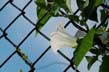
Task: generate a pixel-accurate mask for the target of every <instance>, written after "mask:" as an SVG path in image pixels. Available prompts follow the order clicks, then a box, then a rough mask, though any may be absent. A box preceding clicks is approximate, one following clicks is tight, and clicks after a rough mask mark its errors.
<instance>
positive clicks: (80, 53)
mask: <svg viewBox="0 0 109 72" xmlns="http://www.w3.org/2000/svg"><path fill="white" fill-rule="evenodd" d="M94 34H95V29H94V28H92V29H91V30H90V31H89V32H88V33H87V35H86V36H85V37H84V38H83V40H82V41H81V43H80V44H79V46H78V47H77V49H76V50H75V52H74V59H73V61H74V64H75V65H76V67H78V65H79V64H80V62H81V61H82V59H83V57H84V56H85V55H86V53H87V52H88V51H89V50H90V49H91V47H92V45H93V39H94Z"/></svg>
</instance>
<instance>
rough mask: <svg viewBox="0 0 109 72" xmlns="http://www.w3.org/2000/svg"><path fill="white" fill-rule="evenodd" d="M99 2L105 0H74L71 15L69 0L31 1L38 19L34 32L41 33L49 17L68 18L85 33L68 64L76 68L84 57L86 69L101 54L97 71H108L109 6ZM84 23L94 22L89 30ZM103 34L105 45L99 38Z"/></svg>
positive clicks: (24, 57)
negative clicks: (75, 7) (73, 9)
mask: <svg viewBox="0 0 109 72" xmlns="http://www.w3.org/2000/svg"><path fill="white" fill-rule="evenodd" d="M103 1H105V0H76V3H77V7H78V10H77V12H74V13H73V11H72V8H71V0H50V2H48V0H35V3H36V5H37V11H36V13H37V18H38V20H37V23H36V29H37V30H41V28H42V27H43V26H44V25H45V24H46V23H47V22H48V21H49V20H50V18H51V17H65V18H67V19H69V20H70V22H71V23H72V25H74V26H75V27H76V28H77V29H78V30H82V31H84V32H86V33H87V34H86V36H85V37H83V38H82V39H80V40H78V46H77V48H76V49H75V51H74V57H73V61H72V62H74V64H75V66H76V68H77V67H78V66H79V64H80V63H81V61H82V60H83V58H84V57H86V59H87V62H88V65H87V68H88V70H90V68H91V67H92V66H93V64H94V63H95V62H96V61H98V56H100V55H101V56H103V60H102V64H101V66H100V70H99V71H100V72H109V69H108V67H109V66H108V65H109V62H108V61H109V56H107V52H108V48H109V40H108V39H109V27H108V26H109V23H108V17H109V9H108V8H109V7H108V6H106V5H105V4H106V3H103ZM100 8H102V9H100ZM78 12H79V13H78ZM77 13H78V14H77ZM88 20H91V21H93V22H96V23H95V24H92V25H93V26H94V27H93V28H91V29H90V27H89V25H88V24H89V23H88ZM98 21H99V22H98ZM37 30H36V33H37ZM105 32H107V33H108V34H107V35H108V36H106V35H104V38H105V37H106V38H105V41H106V42H105V41H103V40H101V39H100V37H101V36H102V35H103V33H105ZM103 42H105V43H103ZM19 52H20V51H19ZM87 52H90V53H92V54H93V55H94V56H86V54H87ZM21 54H22V57H23V59H24V60H26V59H27V56H26V55H25V54H24V53H22V52H21ZM104 55H105V56H104Z"/></svg>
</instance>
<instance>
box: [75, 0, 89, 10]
mask: <svg viewBox="0 0 109 72" xmlns="http://www.w3.org/2000/svg"><path fill="white" fill-rule="evenodd" d="M76 2H77V5H78V8H79V9H80V10H83V9H84V8H85V7H87V6H88V4H89V0H86V1H83V0H76Z"/></svg>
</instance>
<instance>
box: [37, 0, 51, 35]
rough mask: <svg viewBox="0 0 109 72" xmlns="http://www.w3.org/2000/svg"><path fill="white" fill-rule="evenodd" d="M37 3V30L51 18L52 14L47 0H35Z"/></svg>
mask: <svg viewBox="0 0 109 72" xmlns="http://www.w3.org/2000/svg"><path fill="white" fill-rule="evenodd" d="M35 3H36V5H37V17H38V23H37V25H36V28H37V30H40V29H41V28H42V27H43V26H44V25H45V24H46V22H47V21H48V20H49V19H50V17H51V15H50V12H49V11H48V12H47V10H46V8H47V5H46V2H45V0H35ZM36 34H37V32H36Z"/></svg>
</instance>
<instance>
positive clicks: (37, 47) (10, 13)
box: [0, 0, 100, 72]
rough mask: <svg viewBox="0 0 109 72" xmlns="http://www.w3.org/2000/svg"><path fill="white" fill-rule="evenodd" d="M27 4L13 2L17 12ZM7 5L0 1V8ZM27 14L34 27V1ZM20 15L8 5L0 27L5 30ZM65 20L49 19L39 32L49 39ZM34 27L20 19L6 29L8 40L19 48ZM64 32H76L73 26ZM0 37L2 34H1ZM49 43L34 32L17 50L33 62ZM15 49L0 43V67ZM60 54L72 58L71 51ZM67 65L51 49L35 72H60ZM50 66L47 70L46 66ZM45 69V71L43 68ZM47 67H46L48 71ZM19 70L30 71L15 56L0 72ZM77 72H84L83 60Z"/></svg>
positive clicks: (20, 0)
mask: <svg viewBox="0 0 109 72" xmlns="http://www.w3.org/2000/svg"><path fill="white" fill-rule="evenodd" d="M28 1H29V0H14V2H13V3H14V4H15V5H17V6H18V7H19V8H21V9H22V8H23V7H24V6H25V4H26V3H27V2H28ZM6 2H7V0H0V8H1V7H2V6H3V5H4V4H5V3H6ZM72 8H73V11H75V10H76V8H77V7H76V4H75V0H72ZM24 11H25V12H26V14H25V15H26V16H27V17H28V18H29V19H31V20H32V21H33V22H34V23H36V22H37V17H36V16H37V15H36V5H35V4H34V1H33V2H32V3H31V4H30V5H29V6H28V7H27V8H26V9H25V10H24ZM19 13H20V12H19V11H18V10H17V9H15V8H14V7H13V6H12V5H11V4H8V5H7V6H6V7H5V8H4V9H3V10H2V11H1V12H0V27H1V28H2V29H5V28H6V27H7V25H8V24H9V23H10V22H11V21H12V20H13V19H14V18H15V17H16V16H17V15H18V14H19ZM67 21H68V20H67V19H65V18H60V17H58V18H55V17H53V18H51V19H50V21H48V22H47V24H46V25H45V26H44V27H43V28H42V30H41V31H42V32H43V33H44V34H45V35H47V36H48V37H50V33H51V32H53V31H54V30H55V28H56V25H57V24H59V23H63V24H66V23H67ZM32 28H33V26H32V25H31V24H30V23H29V22H28V21H27V20H25V19H24V18H23V16H20V17H19V18H18V19H17V20H16V21H15V22H14V23H13V25H12V26H11V27H10V28H9V29H7V31H6V32H7V33H8V37H9V38H10V39H11V40H12V41H13V42H14V43H15V44H16V45H18V44H19V43H20V42H21V41H22V39H23V38H24V37H25V36H26V35H27V34H28V33H29V32H30V31H31V29H32ZM66 30H67V31H68V32H69V33H70V34H71V35H74V34H75V32H76V30H77V29H76V28H74V27H73V26H72V25H69V26H68V27H67V28H66ZM0 35H2V32H0ZM49 45H50V44H49V41H47V40H46V39H45V38H44V37H42V36H41V35H38V36H37V37H36V36H35V31H34V32H33V33H32V34H31V35H30V36H29V38H28V39H27V40H26V41H25V42H24V43H23V44H22V45H21V46H20V49H21V50H22V51H23V52H24V53H25V54H26V55H28V58H29V59H30V60H31V61H32V62H34V61H35V60H36V59H37V58H38V57H39V56H40V55H41V53H42V52H43V51H44V50H45V49H46V48H47V47H48V46H49ZM13 51H15V48H14V47H13V46H12V45H11V44H10V43H9V42H8V41H7V40H5V38H1V39H0V64H1V63H2V62H3V61H4V60H5V59H6V58H7V57H8V56H9V55H10V54H11V53H12V52H13ZM61 51H62V52H63V53H64V54H65V55H66V56H68V57H69V58H71V57H72V56H73V51H74V50H73V49H71V48H63V49H61ZM68 64H69V62H68V61H67V60H65V59H64V58H63V57H62V56H61V55H59V54H58V53H54V52H53V51H52V50H51V49H50V50H49V51H48V52H47V53H46V54H45V55H44V57H43V58H42V59H41V60H40V61H39V62H38V63H37V64H36V65H35V68H36V70H35V72H63V70H64V69H65V68H66V67H67V66H68ZM99 64H100V63H99V62H97V63H96V64H94V66H93V67H92V68H91V70H90V71H89V72H98V67H99ZM48 65H50V66H48ZM45 66H46V67H45ZM47 66H48V67H47ZM20 69H22V70H23V71H24V72H28V71H29V66H27V65H26V64H25V62H24V61H23V60H22V59H21V58H20V57H19V56H18V55H17V54H15V55H14V56H13V57H12V58H11V59H10V60H9V61H8V62H7V63H6V64H5V65H4V66H3V67H2V68H0V72H19V70H20ZM79 70H80V71H81V72H88V71H87V62H86V60H85V59H84V60H83V61H82V63H81V65H80V66H79ZM67 72H72V69H69V70H68V71H67Z"/></svg>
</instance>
